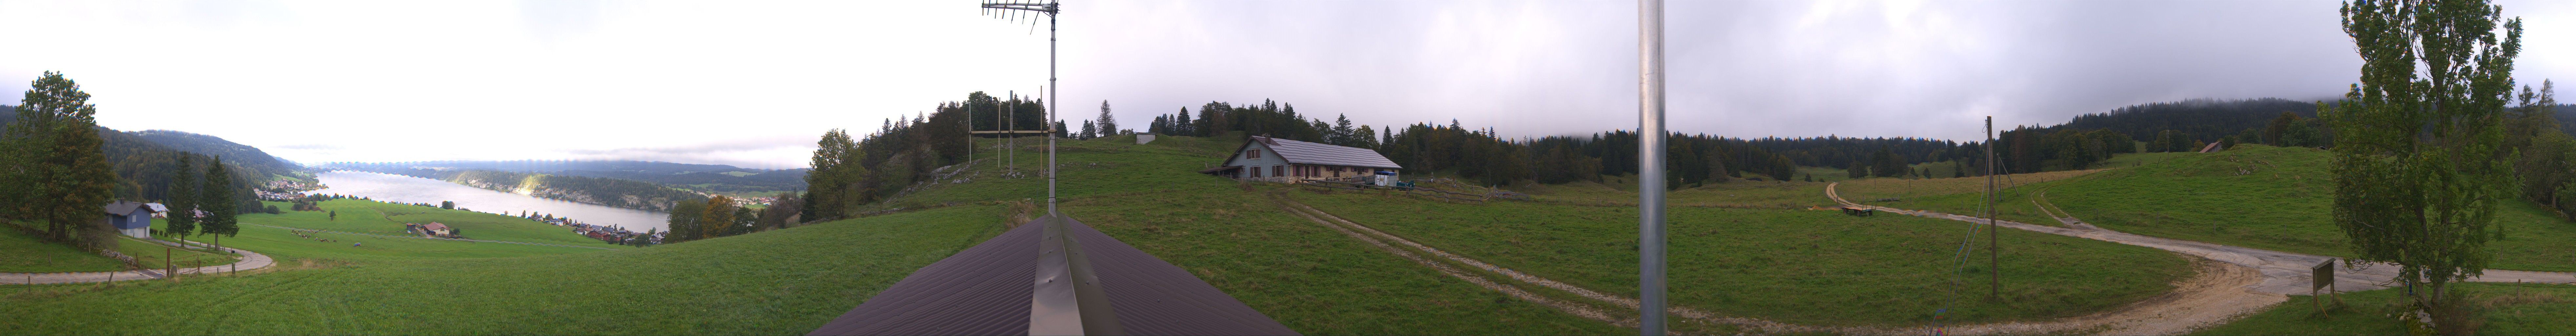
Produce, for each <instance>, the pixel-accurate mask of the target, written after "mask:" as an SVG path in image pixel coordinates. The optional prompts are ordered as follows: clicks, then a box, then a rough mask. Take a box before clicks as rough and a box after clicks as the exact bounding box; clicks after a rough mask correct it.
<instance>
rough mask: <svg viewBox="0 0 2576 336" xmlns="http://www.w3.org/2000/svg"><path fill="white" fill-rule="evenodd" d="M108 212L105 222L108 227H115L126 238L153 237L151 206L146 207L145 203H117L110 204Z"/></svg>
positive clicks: (107, 208)
mask: <svg viewBox="0 0 2576 336" xmlns="http://www.w3.org/2000/svg"><path fill="white" fill-rule="evenodd" d="M106 210H107V218H105V219H103V220H106V221H107V225H108V226H115V227H116V232H117V233H123V234H125V235H126V236H129V237H135V238H151V237H152V207H151V206H147V205H144V204H143V203H136V202H129V201H116V202H113V203H108V204H107V207H106Z"/></svg>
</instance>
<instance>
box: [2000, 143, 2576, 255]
mask: <svg viewBox="0 0 2576 336" xmlns="http://www.w3.org/2000/svg"><path fill="white" fill-rule="evenodd" d="M2328 161H2329V156H2328V154H2327V153H2326V152H2325V151H2323V150H2318V149H2313V148H2284V147H2272V146H2264V145H2250V144H2249V145H2238V146H2237V147H2235V148H2232V149H2229V150H2226V151H2221V152H2217V153H2209V154H2190V155H2187V156H2184V157H2181V158H2176V159H2171V160H2167V161H2163V162H2158V163H2152V164H2146V165H2141V166H2137V167H2132V168H2121V169H2113V170H2108V171H2104V172H2101V173H2096V174H2089V175H2086V176H2082V177H2077V178H2069V179H2066V180H2063V181H2057V182H2053V183H2043V184H2035V185H2030V186H2024V187H2021V188H2020V189H2023V190H2020V191H2019V192H2021V193H2022V194H2025V195H2026V194H2028V193H2030V192H2032V191H2035V190H2039V189H2035V188H2045V189H2044V190H2045V196H2046V197H2045V201H2046V202H2048V203H2051V204H2055V205H2056V206H2057V208H2059V209H2064V210H2065V211H2066V212H2067V213H2069V214H2072V215H2074V216H2075V217H2076V218H2082V219H2084V221H2085V222H2086V223H2092V224H2093V225H2096V226H2101V227H2103V228H2106V229H2112V230H2118V231H2121V232H2128V233H2136V234H2143V235H2149V236H2157V237H2165V238H2175V239H2183V240H2193V241H2205V242H2212V243H2219V244H2228V245H2237V246H2245V247H2253V248H2261V249H2269V250H2276V251H2286V252H2297V253H2308V254H2319V255H2329V256H2347V257H2348V256H2352V255H2353V253H2352V251H2351V250H2350V248H2349V247H2348V246H2347V244H2346V239H2345V237H2344V234H2343V231H2342V229H2339V228H2336V227H2335V225H2334V222H2333V215H2332V210H2331V207H2332V206H2333V203H2334V197H2333V194H2332V193H2333V192H2334V184H2333V177H2332V175H2331V174H2329V173H2328V172H2327V168H2328ZM2021 204H2022V205H2020V206H2022V207H2025V208H2027V207H2028V204H2029V203H2028V202H2027V201H2023V202H2022V203H2021ZM2006 218H2011V217H2006ZM2048 223H2054V222H2053V221H2051V222H2048ZM2494 229H2497V230H2498V231H2497V232H2495V233H2496V234H2500V235H2501V237H2502V239H2499V240H2490V241H2488V242H2487V246H2488V247H2489V248H2490V249H2492V250H2491V251H2492V252H2494V255H2495V260H2494V262H2493V263H2492V264H2489V265H2488V267H2489V268H2499V269H2515V270H2530V271H2558V272H2566V271H2576V248H2569V246H2576V223H2571V222H2569V221H2567V220H2564V219H2559V218H2556V217H2555V216H2554V215H2553V214H2551V213H2550V212H2549V211H2548V210H2545V209H2542V208H2540V207H2539V206H2537V205H2535V204H2532V203H2531V202H2529V201H2526V200H2522V199H2518V198H2517V199H2513V200H2509V201H2507V202H2504V203H2503V206H2501V207H2498V209H2497V215H2496V222H2495V224H2494Z"/></svg>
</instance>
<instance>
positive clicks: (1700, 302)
mask: <svg viewBox="0 0 2576 336" xmlns="http://www.w3.org/2000/svg"><path fill="white" fill-rule="evenodd" d="M1290 194H1292V195H1293V196H1291V197H1294V198H1296V199H1298V200H1299V201H1301V202H1304V203H1306V204H1308V205H1312V206H1314V207H1316V208H1318V209H1322V210H1325V211H1327V212H1331V213H1333V214H1335V215H1339V216H1341V217H1343V218H1345V219H1349V220H1351V221H1354V222H1359V223H1361V224H1364V225H1369V226H1371V227H1374V228H1377V229H1379V230H1382V231H1386V232H1387V233H1390V234H1395V235H1398V236H1403V237H1405V238H1407V239H1411V240H1414V241H1416V242H1420V243H1423V244H1426V245H1430V246H1433V247H1438V248H1441V249H1445V250H1448V251H1450V252H1452V253H1457V254H1460V255H1462V256H1466V257H1469V258H1476V259H1479V260H1483V261H1486V262H1489V263H1494V264H1496V265H1497V266H1502V267H1506V268H1511V269H1514V270H1519V271H1522V272H1527V273H1529V274H1532V275H1537V276H1540V277H1545V278H1549V279H1554V280H1557V281H1562V282H1566V283H1569V284H1574V285H1577V286H1581V287H1584V288H1589V289H1593V290H1599V291H1606V292H1610V293H1615V294H1618V295H1624V296H1628V297H1635V295H1637V293H1636V283H1637V254H1636V250H1635V248H1636V239H1637V233H1636V232H1637V231H1636V230H1637V229H1636V225H1637V222H1636V211H1637V209H1636V208H1633V207H1625V206H1617V207H1599V206H1565V205H1554V204H1543V203H1534V202H1487V203H1481V204H1462V203H1448V202H1438V201H1427V200H1422V199H1418V198H1411V197H1403V196H1382V195H1378V194H1373V193H1355V192H1334V193H1316V192H1310V191H1294V192H1290ZM1819 198H1820V197H1819ZM1670 211H1671V212H1670V213H1669V217H1668V218H1669V219H1670V225H1671V226H1670V229H1669V230H1670V231H1668V232H1670V238H1669V239H1670V240H1669V244H1670V245H1669V248H1670V250H1669V251H1670V252H1669V254H1668V255H1669V256H1671V259H1670V261H1669V262H1670V267H1671V268H1670V271H1669V272H1670V274H1671V276H1670V277H1669V281H1671V287H1670V288H1671V293H1672V300H1673V301H1672V302H1673V303H1674V304H1675V305H1678V306H1685V307H1693V308H1700V309H1706V310H1711V311H1713V312H1716V313H1720V314H1727V315H1733V316H1744V317H1755V318H1764V319H1772V320H1776V321H1781V322H1789V323H1801V324H1816V325H1838V326H1918V325H1924V324H1928V323H1929V322H1930V321H1931V318H1932V314H1933V312H1934V311H1935V310H1937V309H1941V308H1943V307H1945V306H1947V307H1952V308H1953V309H1952V313H1951V315H1950V316H1949V317H1948V318H1947V321H1948V322H1950V323H1978V322H1998V321H2020V320H2044V319H2052V318H2061V317H2072V316H2080V315H2084V314H2088V313H2092V312H2098V311H2102V310H2106V309H2110V308H2115V307H2119V306H2122V305H2126V304H2130V303H2133V302H2136V301H2139V300H2142V299H2145V298H2148V297H2151V296H2154V295H2158V294H2162V293H2163V292H2165V291H2168V290H2170V289H2171V288H2172V285H2171V283H2172V282H2173V281H2175V280H2178V279H2183V278H2185V277H2188V276H2189V275H2190V272H2191V270H2190V268H2189V262H2188V261H2187V260H2185V259H2184V258H2182V257H2180V256H2177V255H2174V254H2172V253H2168V252H2164V251H2159V250H2154V249H2149V248H2144V247H2136V246H2128V245H2120V244H2114V243H2109V242H2102V241H2095V240H2089V239H2082V238H2074V237H2064V236H2057V235H2049V234H2040V233H2032V232H2027V231H2020V230H2006V231H2004V233H2003V236H2002V237H2001V238H2002V240H2003V241H2004V243H2005V248H2004V255H2003V261H2004V264H2003V267H2004V272H2003V276H2004V279H2003V281H2004V293H2003V295H2004V297H2005V298H2006V300H2005V301H2004V302H2006V303H2002V304H1991V303H1985V302H1984V301H1983V300H1982V297H1983V296H1984V295H1985V288H1987V287H1988V282H1987V281H1986V280H1987V278H1988V275H1987V270H1986V267H1985V266H1984V265H1985V263H1984V262H1983V261H1984V259H1986V258H1985V257H1984V256H1983V254H1982V253H1981V252H1983V251H1984V249H1982V248H1978V249H1976V251H1978V252H1980V253H1979V254H1977V256H1976V257H1975V258H1972V259H1974V261H1976V262H1972V263H1968V267H1967V269H1966V270H1965V271H1959V270H1958V269H1957V267H1959V264H1958V263H1957V261H1958V260H1957V259H1955V258H1956V257H1957V254H1956V253H1957V251H1958V248H1959V246H1960V245H1959V244H1960V241H1961V239H1962V238H1963V237H1965V235H1966V234H1967V230H1968V229H1969V225H1966V224H1964V223H1960V222H1956V221H1949V220H1939V219H1930V218H1921V217H1912V216H1895V215H1887V216H1874V217H1851V216H1846V215H1843V214H1842V213H1841V212H1838V211H1817V210H1780V209H1732V208H1696V207H1675V208H1671V209H1670ZM1977 242H1978V244H1979V246H1982V244H1983V242H1984V239H1979V240H1978V241H1977ZM1953 280H1964V281H1966V282H1965V283H1963V284H1961V286H1959V287H1956V288H1961V289H1965V290H1968V292H1965V293H1960V294H1961V296H1959V297H1958V298H1959V300H1958V301H1955V302H1950V301H1948V300H1949V299H1952V298H1953V297H1952V296H1951V292H1950V291H1951V289H1953V288H1954V287H1953V286H1952V284H1953V282H1952V281H1953ZM1945 302H1946V303H1947V304H1946V305H1945Z"/></svg>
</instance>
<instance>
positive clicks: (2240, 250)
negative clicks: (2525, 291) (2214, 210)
mask: <svg viewBox="0 0 2576 336" xmlns="http://www.w3.org/2000/svg"><path fill="white" fill-rule="evenodd" d="M1838 185H1840V183H1836V184H1828V185H1825V196H1826V197H1830V198H1833V200H1834V202H1837V203H1842V204H1843V206H1848V207H1860V208H1868V209H1877V210H1878V211H1885V212H1893V213H1900V214H1907V215H1915V216H1923V217H1932V218H1943V219H1951V220H1958V221H1965V222H1973V223H1985V222H1986V219H1985V218H1978V217H1974V216H1965V215H1955V214H1947V213H1939V212H1931V211H1916V210H1905V209H1897V208H1889V207H1883V206H1875V205H1863V204H1859V203H1852V202H1851V201H1847V200H1843V198H1842V196H1840V195H1836V194H1835V193H1834V187H1836V186H1838ZM2051 217H2054V215H2051ZM2059 220H2061V221H2068V222H2069V223H2070V225H2068V227H2056V226H2045V225H2034V224H2028V223H2021V222H2014V221H2003V220H1998V221H1996V225H1999V226H2003V227H2009V228H2015V229H2022V230H2027V231H2036V232H2042V233H2051V234H2057V235H2064V236H2073V237H2082V238H2090V239H2094V240H2101V241H2108V242H2114V243H2121V244H2129V245H2137V246H2145V247H2153V248H2156V249H2161V250H2166V251H2174V252H2177V253H2182V254H2189V255H2194V256H2200V257H2202V258H2209V259H2211V260H2217V261H2222V262H2227V263H2231V264H2237V265H2244V266H2246V267H2253V268H2255V269H2257V270H2261V271H2262V272H2263V282H2262V283H2260V284H2255V285H2253V286H2248V287H2247V288H2246V289H2248V290H2252V291H2256V292H2263V293H2273V294H2285V295H2287V294H2297V295H2306V294H2308V284H2310V283H2311V282H2310V280H2309V278H2310V276H2309V268H2310V267H2315V266H2316V265H2317V264H2319V263H2324V262H2326V261H2327V260H2335V259H2336V258H2335V257H2327V256H2321V255H2312V254H2299V253H2289V252H2281V251H2273V250H2265V249H2257V248H2249V247H2238V246H2228V245H2219V244H2212V243H2204V242H2196V241H2188V240H2179V239H2170V238H2159V237H2149V236H2142V235H2137V234H2131V233H2125V232H2119V231H2112V230H2109V229H2102V228H2098V227H2094V226H2092V225H2075V224H2079V223H2081V221H2079V220H2075V219H2072V218H2063V217H2060V219H2059ZM2334 276H2335V287H2336V288H2338V289H2341V290H2344V291H2356V290H2369V289H2379V288H2388V287H2389V285H2390V284H2391V281H2390V279H2395V278H2396V277H2397V267H2396V266H2392V265H2386V264H2381V265H2371V266H2366V267H2364V268H2363V269H2360V270H2352V269H2341V268H2340V267H2338V269H2336V270H2335V275H2334ZM2468 281H2476V282H2543V283H2565V284H2576V273H2565V272H2533V271H2512V270H2493V269H2491V270H2486V275H2485V276H2480V277H2476V278H2470V279H2469V280H2468Z"/></svg>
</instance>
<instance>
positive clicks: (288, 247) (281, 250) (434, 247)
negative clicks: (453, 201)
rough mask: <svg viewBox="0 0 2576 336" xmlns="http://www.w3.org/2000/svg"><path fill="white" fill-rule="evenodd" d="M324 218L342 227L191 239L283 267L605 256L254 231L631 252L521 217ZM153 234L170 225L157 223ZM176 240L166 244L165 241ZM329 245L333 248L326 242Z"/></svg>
mask: <svg viewBox="0 0 2576 336" xmlns="http://www.w3.org/2000/svg"><path fill="white" fill-rule="evenodd" d="M322 208H323V209H325V210H332V211H339V212H340V217H339V219H336V220H335V219H331V218H330V214H329V213H328V212H322V211H288V212H286V213H285V214H243V215H241V222H242V223H243V225H242V228H241V232H240V233H239V234H238V235H235V236H231V237H222V238H214V237H207V236H204V235H193V236H189V237H188V239H189V240H193V241H199V242H212V243H222V244H223V245H224V246H226V247H233V248H240V249H244V250H250V251H251V252H258V253H260V254H266V255H268V256H270V257H272V258H277V259H278V260H279V261H280V262H281V263H283V262H289V261H294V260H297V259H307V258H311V259H322V260H332V261H351V262H373V261H397V260H414V259H454V258H491V257H518V256H532V255H549V254H566V253H591V252H603V251H604V250H600V249H592V248H577V247H563V246H542V245H523V244H502V243H477V242H463V241H452V240H429V239H411V238H389V237H378V236H365V235H353V234H341V233H332V232H322V233H315V234H310V236H311V237H306V236H303V235H297V234H295V233H294V232H292V231H290V230H288V229H281V228H273V227H267V226H259V225H253V224H266V225H276V226H284V227H293V228H303V229H318V230H331V231H341V232H358V233H373V234H383V235H401V234H402V227H403V226H402V223H405V222H418V223H427V222H432V221H435V222H439V223H443V224H447V225H449V226H453V227H456V228H458V229H459V230H463V231H462V232H464V233H465V235H466V236H467V237H471V238H475V239H486V240H502V241H520V242H534V243H548V244H563V245H573V246H594V247H604V248H611V249H626V248H629V247H625V246H620V245H611V244H607V243H605V242H600V241H599V240H595V239H590V238H587V237H582V236H580V235H575V234H572V232H571V230H570V229H566V228H563V227H559V226H554V225H547V224H543V223H538V222H536V221H531V220H527V219H523V218H518V217H511V216H503V215H495V214H487V213H479V212H472V211H464V210H447V209H438V208H429V207H421V206H412V205H401V204H392V203H384V202H376V201H368V200H357V199H340V200H329V201H323V202H322ZM153 225H154V227H153V230H154V231H155V232H159V231H161V230H162V229H164V228H166V226H167V225H168V223H167V222H165V221H160V220H155V221H154V222H153ZM177 238H178V237H169V236H165V237H163V238H162V239H165V240H174V241H175V240H177ZM325 240H328V241H325Z"/></svg>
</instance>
